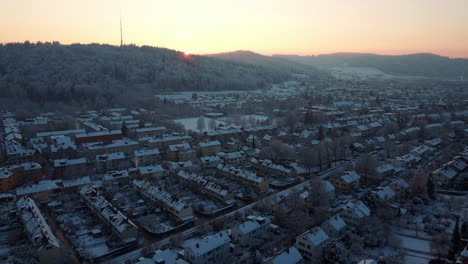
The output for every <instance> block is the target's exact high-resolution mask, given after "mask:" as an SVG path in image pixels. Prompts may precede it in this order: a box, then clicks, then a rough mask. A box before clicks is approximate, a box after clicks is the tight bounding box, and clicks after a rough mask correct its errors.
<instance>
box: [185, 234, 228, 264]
mask: <svg viewBox="0 0 468 264" xmlns="http://www.w3.org/2000/svg"><path fill="white" fill-rule="evenodd" d="M230 242H231V239H230V238H229V236H228V234H227V232H225V231H221V232H219V233H216V234H214V235H211V236H206V237H204V238H195V239H190V240H188V241H186V242H185V243H184V246H183V248H184V257H185V260H186V261H188V262H190V263H191V264H216V263H228V259H229V258H230V257H231V254H230Z"/></svg>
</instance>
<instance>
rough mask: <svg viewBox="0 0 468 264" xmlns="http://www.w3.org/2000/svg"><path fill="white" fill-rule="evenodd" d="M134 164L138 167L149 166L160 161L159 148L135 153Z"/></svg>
mask: <svg viewBox="0 0 468 264" xmlns="http://www.w3.org/2000/svg"><path fill="white" fill-rule="evenodd" d="M133 157H134V159H133V162H134V164H135V166H136V167H140V166H148V165H151V164H154V163H156V162H157V161H159V160H160V158H161V156H160V152H159V149H157V148H152V149H140V150H135V151H134V152H133Z"/></svg>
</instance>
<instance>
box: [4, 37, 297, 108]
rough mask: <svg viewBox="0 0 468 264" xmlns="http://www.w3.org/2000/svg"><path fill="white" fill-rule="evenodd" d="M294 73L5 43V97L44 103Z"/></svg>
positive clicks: (226, 85) (158, 51) (99, 48)
mask: <svg viewBox="0 0 468 264" xmlns="http://www.w3.org/2000/svg"><path fill="white" fill-rule="evenodd" d="M291 73H292V72H291V71H287V70H285V69H284V68H280V69H278V68H275V67H269V66H268V65H253V64H248V63H241V62H235V61H228V60H220V59H217V58H212V57H207V56H193V55H190V56H185V55H184V54H183V53H181V52H177V51H174V50H169V49H163V48H154V47H147V46H143V47H136V46H131V45H130V46H124V47H116V46H110V45H99V44H89V45H81V44H74V45H61V44H59V43H38V44H31V43H22V44H19V43H15V44H6V45H0V91H1V93H0V94H1V95H0V97H3V98H17V99H21V100H31V101H33V102H37V103H41V104H44V103H49V102H70V103H78V104H80V105H83V104H90V105H96V104H97V105H99V104H104V105H118V104H119V102H120V101H122V100H123V101H125V102H127V103H128V101H129V100H133V99H136V98H141V97H146V98H148V97H149V96H150V95H152V94H154V93H156V92H161V91H182V90H185V91H192V90H194V91H196V90H232V89H236V90H237V89H240V90H249V89H258V88H263V87H267V86H269V85H271V84H272V83H278V82H282V81H285V80H288V79H289V78H290V76H291Z"/></svg>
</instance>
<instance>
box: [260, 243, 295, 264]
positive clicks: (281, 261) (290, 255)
mask: <svg viewBox="0 0 468 264" xmlns="http://www.w3.org/2000/svg"><path fill="white" fill-rule="evenodd" d="M303 262H304V259H303V258H302V255H301V253H299V250H297V248H296V247H295V246H292V247H290V248H288V249H286V250H285V251H283V252H281V253H280V254H279V255H278V256H276V257H274V258H272V259H270V260H268V261H266V262H265V264H301V263H303Z"/></svg>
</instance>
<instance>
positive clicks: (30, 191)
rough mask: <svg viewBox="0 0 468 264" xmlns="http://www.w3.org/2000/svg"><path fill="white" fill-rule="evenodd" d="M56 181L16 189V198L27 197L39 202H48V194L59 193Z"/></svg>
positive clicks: (45, 181) (40, 182) (41, 182)
mask: <svg viewBox="0 0 468 264" xmlns="http://www.w3.org/2000/svg"><path fill="white" fill-rule="evenodd" d="M57 183H58V180H43V181H39V182H37V183H35V184H32V185H28V186H21V187H17V188H16V190H15V193H16V197H18V198H19V197H23V196H28V197H30V198H34V199H36V200H39V201H41V202H42V201H48V200H49V193H53V192H58V191H60V187H59V186H58V185H57Z"/></svg>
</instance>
